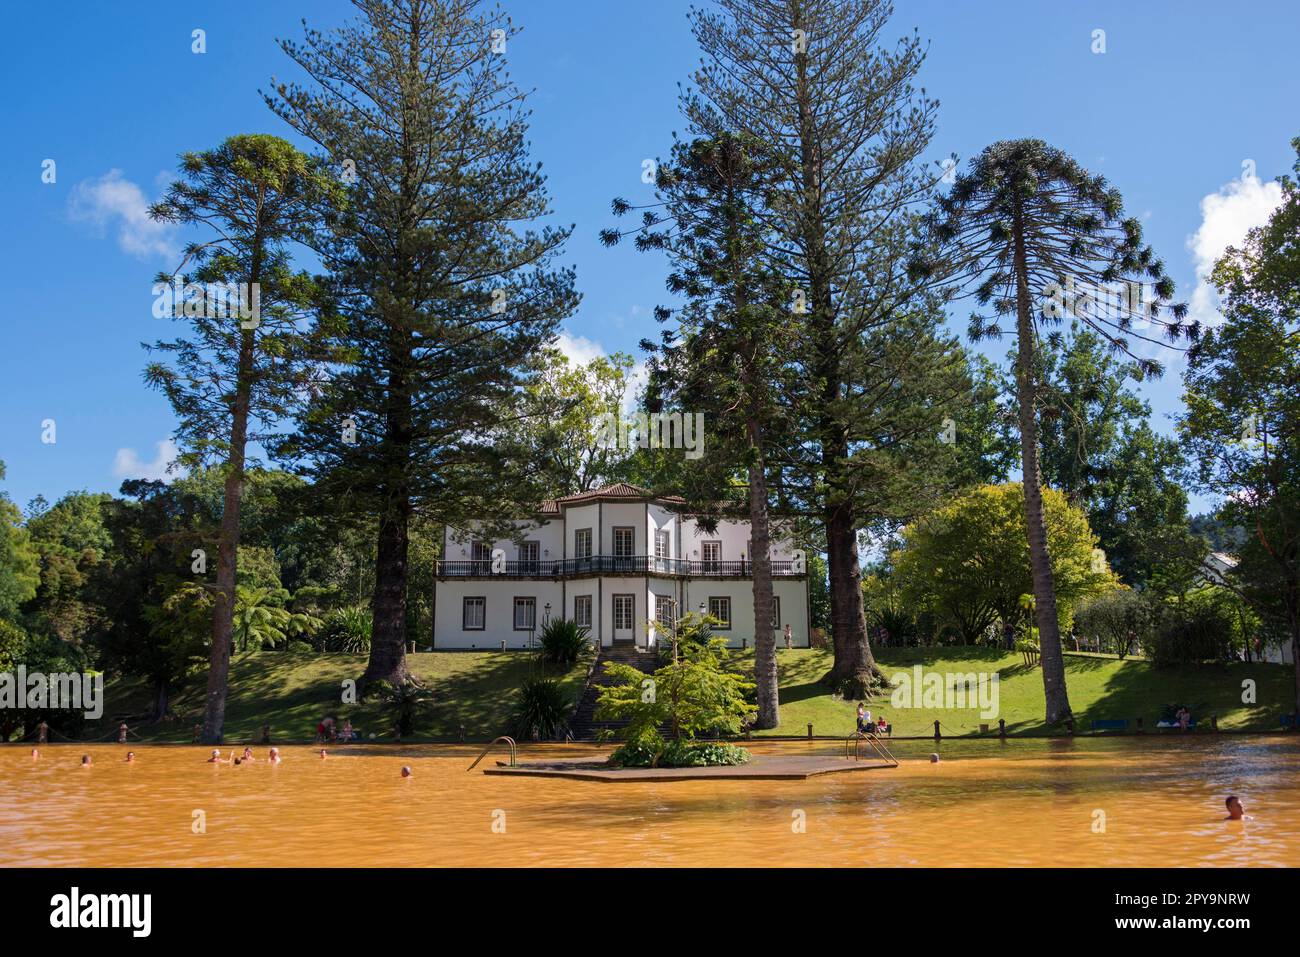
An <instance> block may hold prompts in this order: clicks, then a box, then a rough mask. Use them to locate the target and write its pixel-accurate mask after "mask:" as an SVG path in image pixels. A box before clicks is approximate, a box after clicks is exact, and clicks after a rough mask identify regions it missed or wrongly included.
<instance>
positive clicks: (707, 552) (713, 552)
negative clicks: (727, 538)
mask: <svg viewBox="0 0 1300 957" xmlns="http://www.w3.org/2000/svg"><path fill="white" fill-rule="evenodd" d="M700 560H701V561H703V562H704V567H705V569H706V570H713V571H717V568H718V562H720V561H722V542H700Z"/></svg>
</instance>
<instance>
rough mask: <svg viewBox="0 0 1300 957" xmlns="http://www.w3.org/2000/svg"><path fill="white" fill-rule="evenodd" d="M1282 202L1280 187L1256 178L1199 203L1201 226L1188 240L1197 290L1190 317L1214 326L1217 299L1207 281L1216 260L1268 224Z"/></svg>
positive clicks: (1244, 178) (1239, 180)
mask: <svg viewBox="0 0 1300 957" xmlns="http://www.w3.org/2000/svg"><path fill="white" fill-rule="evenodd" d="M1281 202H1282V187H1281V186H1279V185H1278V184H1277V183H1276V182H1267V183H1265V182H1262V181H1261V180H1260V179H1259V178H1258V177H1256V176H1241V177H1239V178H1237V179H1234V180H1232V181H1231V182H1229V183H1226V184H1225V185H1224V186H1222V187H1221V188H1220V189H1219V190H1218V192H1214V193H1210V194H1209V195H1208V196H1206V197H1204V198H1203V199H1202V200H1201V226H1200V228H1199V229H1197V230H1196V233H1195V234H1194V235H1192V236H1190V237H1188V239H1187V248H1188V249H1189V250H1190V251H1191V253H1192V257H1193V259H1194V260H1195V261H1196V289H1195V291H1193V293H1192V298H1191V302H1190V303H1189V306H1188V311H1189V318H1191V319H1195V320H1198V321H1200V322H1202V323H1204V324H1206V325H1217V324H1218V323H1219V322H1220V321H1221V319H1222V317H1221V316H1220V315H1219V296H1218V293H1217V292H1215V289H1214V286H1213V285H1212V284H1211V282H1210V272H1211V270H1213V269H1214V263H1215V261H1216V260H1217V259H1218V258H1219V257H1220V256H1222V255H1223V253H1224V250H1226V249H1227V248H1228V247H1229V246H1240V245H1241V242H1242V240H1244V239H1245V238H1246V234H1247V233H1248V232H1250V230H1251V229H1253V228H1255V227H1256V226H1262V225H1264V223H1265V222H1267V221H1268V217H1269V214H1270V213H1272V212H1273V210H1275V209H1276V208H1277V207H1278V205H1279V204H1280V203H1281Z"/></svg>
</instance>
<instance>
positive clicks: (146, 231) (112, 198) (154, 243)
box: [68, 169, 177, 259]
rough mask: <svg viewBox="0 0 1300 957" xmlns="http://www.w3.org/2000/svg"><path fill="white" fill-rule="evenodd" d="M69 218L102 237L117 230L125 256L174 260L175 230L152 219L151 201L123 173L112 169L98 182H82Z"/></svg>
mask: <svg viewBox="0 0 1300 957" xmlns="http://www.w3.org/2000/svg"><path fill="white" fill-rule="evenodd" d="M68 217H69V218H70V219H72V220H73V221H74V222H84V223H90V224H91V225H92V226H94V227H95V228H96V229H97V230H98V231H99V233H100V234H101V235H102V234H103V232H104V231H105V230H106V229H107V228H109V227H112V226H116V227H117V243H118V245H119V246H121V247H122V250H123V251H124V252H127V253H130V254H131V255H132V256H135V257H137V258H139V259H148V258H150V257H152V256H162V257H165V258H168V259H174V258H175V257H176V255H177V250H176V246H175V244H174V243H173V241H172V227H171V226H170V225H168V224H167V223H159V222H156V221H154V220H152V219H150V218H149V201H148V200H147V199H145V196H144V192H143V191H142V190H141V189H140V187H139V186H137V185H136V184H135V183H133V182H131V181H130V180H129V179H126V178H125V177H123V175H122V171H121V170H120V169H111V170H109V171H108V172H107V173H105V174H104V175H103V176H101V177H100V178H99V179H93V180H82V181H81V182H80V183H78V184H77V185H76V186H75V187H73V189H72V195H71V196H70V197H69V198H68Z"/></svg>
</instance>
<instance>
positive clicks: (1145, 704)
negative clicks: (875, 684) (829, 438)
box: [83, 648, 1293, 742]
mask: <svg viewBox="0 0 1300 957" xmlns="http://www.w3.org/2000/svg"><path fill="white" fill-rule="evenodd" d="M749 654H751V655H752V651H751V652H749ZM778 655H779V665H780V673H781V725H780V727H779V728H777V729H776V730H775V731H773V732H764V733H766V734H786V735H804V734H806V733H807V726H808V723H809V722H812V724H813V730H814V732H815V733H816V734H818V735H845V734H848V733H849V732H851V731H852V730H853V714H854V705H855V702H846V701H842V700H839V699H838V698H835V697H832V696H831V695H829V694H827V693H826V690H825V689H824V688H823V687H822V686H821V685H820V684H819V683H818V680H819V679H820V678H821V676H822V675H823V674H825V673H826V671H827V669H828V668H829V667H830V654H829V652H826V651H819V650H808V649H795V650H792V651H784V650H782V651H780V652H778ZM409 661H410V663H411V669H412V671H414V673H415V674H416V675H417V676H418V677H419V678H420V680H421V681H422V682H424V684H425V685H426V687H428V688H429V689H430V690H431V691H432V692H433V696H434V699H433V703H432V704H431V705H430V706H428V709H427V712H426V714H425V717H424V718H423V720H421V721H420V722H419V725H418V728H417V737H420V738H433V739H441V740H455V739H456V738H457V737H458V735H459V728H460V726H461V725H464V727H465V732H466V737H467V738H468V739H469V740H486V739H488V738H491V737H493V736H494V735H496V734H500V733H501V732H502V730H503V729H504V728H505V724H506V717H507V715H508V714H509V711H510V707H511V699H512V697H513V692H514V690H515V689H516V688H517V687H518V686H519V685H520V684H521V683H522V682H523V681H524V680H525V679H526V678H527V677H528V674H529V667H530V666H529V659H528V655H527V654H525V653H523V652H499V651H498V652H490V651H483V652H432V653H421V654H416V655H412V656H410V658H409ZM880 662H881V667H882V668H883V670H884V671H885V673H886V674H888V675H893V674H894V672H895V671H907V670H910V669H911V667H912V666H913V665H915V664H921V665H922V666H924V667H925V668H926V669H927V670H929V669H935V670H938V671H941V672H942V671H946V672H950V673H958V672H960V673H968V672H975V673H978V672H991V671H997V672H998V673H999V675H1000V680H999V706H1000V708H999V716H1000V717H1002V718H1005V719H1006V722H1007V729H1008V731H1010V732H1012V733H1017V732H1022V733H1023V732H1027V733H1034V732H1041V731H1043V730H1044V728H1043V724H1042V715H1043V679H1042V672H1041V671H1040V670H1039V669H1038V668H1026V667H1025V665H1024V664H1023V662H1022V661H1021V658H1020V656H1019V655H1016V654H1003V653H1001V652H998V651H993V650H989V649H983V648H908V649H888V650H885V651H883V652H882V653H881V654H880ZM364 666H365V659H364V658H362V657H359V656H353V655H310V654H295V653H287V652H254V653H251V654H246V655H241V656H239V657H238V658H236V659H235V660H234V662H232V666H231V696H230V701H229V704H228V709H227V712H226V729H227V734H226V737H227V740H228V741H231V742H236V741H241V742H242V741H247V740H255V739H256V738H257V737H258V736H259V734H260V729H261V726H262V725H263V724H264V723H266V724H270V725H271V731H272V735H273V736H274V738H275V739H276V740H281V741H285V740H310V739H311V738H312V736H313V735H314V734H315V729H316V723H317V722H318V721H319V720H320V719H321V718H322V717H324V716H325V715H327V714H334V715H336V716H337V717H338V718H339V721H340V722H342V721H343V720H344V719H347V718H351V720H352V723H353V724H354V725H355V726H356V727H357V728H358V729H359V730H360V731H361V732H362V735H363V737H368V735H369V733H370V732H371V731H374V732H377V733H379V734H380V737H381V738H384V737H387V735H386V734H385V732H386V731H387V729H388V728H390V727H391V726H392V718H391V717H390V716H387V715H385V714H383V712H382V711H381V709H380V708H379V707H378V706H377V705H374V704H363V705H360V706H354V707H344V706H343V705H342V704H341V703H340V699H341V692H342V682H343V681H344V679H347V678H355V677H357V676H358V675H359V674H360V673H361V671H362V669H363V668H364ZM584 675H585V668H584V667H583V666H579V667H577V668H575V669H573V670H572V671H570V672H569V673H568V674H567V675H566V676H565V678H564V681H565V683H566V685H567V686H568V687H569V688H570V689H571V691H572V693H573V694H574V695H575V696H576V694H577V692H578V690H579V689H580V688H581V686H582V681H583V677H584ZM1245 678H1253V679H1254V680H1255V681H1256V683H1257V701H1258V702H1259V704H1257V705H1243V704H1242V703H1241V694H1242V680H1243V679H1245ZM1066 680H1067V683H1068V685H1069V690H1070V703H1071V705H1072V706H1073V708H1074V713H1075V717H1076V719H1077V722H1078V724H1077V727H1078V728H1079V730H1080V731H1086V730H1087V729H1088V727H1089V722H1090V721H1091V720H1092V719H1094V718H1127V719H1129V721H1130V726H1132V722H1133V719H1134V718H1136V717H1137V716H1139V715H1141V716H1142V717H1143V718H1144V719H1145V721H1146V725H1147V727H1148V728H1154V727H1155V722H1156V719H1157V717H1158V715H1159V714H1160V712H1161V710H1162V709H1163V708H1164V706H1165V705H1168V704H1173V703H1185V704H1187V705H1189V706H1190V707H1191V708H1192V710H1193V714H1194V715H1196V716H1197V717H1198V718H1201V719H1202V721H1203V722H1204V724H1205V725H1206V726H1208V724H1209V715H1211V714H1217V715H1218V717H1219V726H1220V727H1221V728H1223V729H1224V730H1238V729H1253V730H1275V729H1277V727H1278V723H1277V716H1278V715H1279V714H1281V713H1282V712H1284V711H1288V710H1289V709H1290V701H1291V697H1290V696H1291V687H1292V680H1293V679H1292V673H1291V667H1290V666H1289V665H1258V664H1256V665H1247V664H1225V665H1200V666H1195V667H1187V668H1177V669H1157V668H1154V667H1152V666H1151V665H1150V664H1149V663H1147V662H1145V661H1118V660H1116V659H1114V658H1109V657H1104V656H1088V655H1068V656H1067V657H1066ZM107 690H108V704H107V707H106V710H105V719H104V720H103V721H101V722H99V723H98V724H94V723H90V724H88V725H87V727H86V730H85V731H84V732H83V737H85V738H93V737H99V736H100V735H103V734H106V733H108V731H109V730H110V729H111V728H113V727H116V724H117V720H118V716H120V715H123V714H130V713H136V714H138V713H142V712H143V711H144V710H145V708H146V707H147V701H148V695H147V690H146V689H145V688H144V687H143V686H141V685H140V684H138V683H133V682H114V681H110V682H109V685H108V689H107ZM202 705H203V689H202V687H201V684H200V683H196V685H195V686H194V687H193V688H192V689H190V690H189V691H188V692H187V693H186V694H184V695H181V696H179V697H177V698H176V699H175V700H174V701H173V709H174V710H175V712H176V714H177V715H178V716H179V720H178V721H175V722H170V723H167V724H164V725H160V726H157V727H155V728H144V727H142V728H140V729H139V734H140V736H141V737H142V738H144V739H147V740H158V741H189V740H190V732H191V728H192V726H193V724H194V722H195V721H197V720H198V719H199V717H200V715H201V711H202ZM870 707H871V711H872V713H873V714H877V715H878V714H881V713H883V714H884V715H885V716H886V718H887V719H888V720H889V721H890V722H892V723H893V725H894V734H895V735H930V734H932V733H933V730H934V725H933V721H934V719H935V718H938V719H939V721H940V722H941V723H942V725H943V728H944V733H945V735H955V734H967V733H971V732H975V731H978V729H979V725H980V724H981V723H982V722H986V723H988V724H990V725H991V726H992V727H993V728H994V729H996V727H997V718H996V717H994V718H992V719H986V718H981V717H980V716H979V712H978V710H974V709H966V710H951V711H948V710H942V709H940V710H935V709H926V708H921V709H901V708H895V707H894V706H893V705H892V703H891V702H890V700H889V698H888V697H880V698H877V699H875V700H873V701H872V702H871V704H870Z"/></svg>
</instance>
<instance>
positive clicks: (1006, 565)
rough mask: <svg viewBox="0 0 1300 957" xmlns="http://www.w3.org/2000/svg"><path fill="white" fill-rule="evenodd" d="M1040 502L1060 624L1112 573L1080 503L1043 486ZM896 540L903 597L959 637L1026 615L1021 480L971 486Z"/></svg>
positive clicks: (1028, 583)
mask: <svg viewBox="0 0 1300 957" xmlns="http://www.w3.org/2000/svg"><path fill="white" fill-rule="evenodd" d="M1043 503H1044V509H1045V513H1046V519H1047V536H1048V550H1049V552H1050V554H1051V556H1052V572H1053V576H1054V580H1055V581H1056V589H1057V615H1058V624H1059V627H1060V628H1062V629H1066V628H1068V627H1069V625H1070V620H1071V618H1072V616H1073V613H1074V609H1075V608H1076V607H1077V606H1078V604H1079V602H1080V601H1082V600H1083V599H1084V598H1086V597H1088V596H1089V595H1092V594H1095V593H1097V592H1099V591H1102V590H1104V589H1106V588H1108V587H1110V586H1111V585H1112V584H1113V582H1114V576H1113V574H1112V573H1111V572H1110V570H1109V569H1108V568H1106V567H1105V564H1104V560H1101V559H1100V553H1099V552H1097V550H1096V545H1097V538H1096V536H1095V535H1093V533H1092V530H1091V529H1090V528H1089V527H1088V518H1087V516H1086V515H1085V514H1084V512H1083V510H1082V509H1080V508H1077V507H1076V506H1072V505H1070V503H1069V502H1068V501H1067V500H1066V498H1065V496H1064V495H1063V494H1062V493H1060V492H1058V491H1056V490H1055V489H1044V490H1043ZM901 540H902V544H901V546H900V548H899V549H898V550H897V551H895V552H894V553H893V555H892V556H891V560H892V563H893V566H894V574H895V575H896V576H897V578H898V579H899V581H900V583H901V586H902V589H903V594H904V596H905V601H906V602H907V603H908V604H909V605H910V606H911V607H913V608H916V609H926V610H930V611H933V612H934V613H935V615H936V616H937V618H938V620H939V622H940V623H941V627H942V626H946V627H948V628H949V629H951V630H953V631H955V632H956V634H957V635H959V636H960V637H961V639H962V640H963V641H965V642H973V641H975V640H977V639H978V638H979V637H980V636H981V635H982V634H983V633H984V631H985V630H986V629H987V628H988V627H989V626H990V625H992V624H994V623H995V622H998V621H1002V622H1008V623H1012V622H1019V621H1021V619H1022V618H1023V617H1024V615H1025V609H1024V608H1023V607H1022V605H1021V600H1020V599H1021V596H1022V595H1025V594H1027V593H1032V591H1033V588H1032V574H1031V570H1030V558H1029V545H1028V540H1027V537H1026V535H1025V516H1024V492H1023V490H1022V487H1021V486H1020V484H1019V483H1008V484H1005V485H985V486H981V487H980V488H976V489H972V490H971V491H969V492H967V493H964V494H962V495H960V496H958V497H957V498H955V499H953V500H952V501H950V502H949V503H947V504H946V505H943V506H941V507H939V508H937V509H934V510H933V511H931V512H928V513H926V514H925V515H923V516H921V517H920V518H918V519H917V520H916V521H915V522H913V523H912V524H910V525H908V526H907V527H906V528H904V529H903V531H902V535H901Z"/></svg>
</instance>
